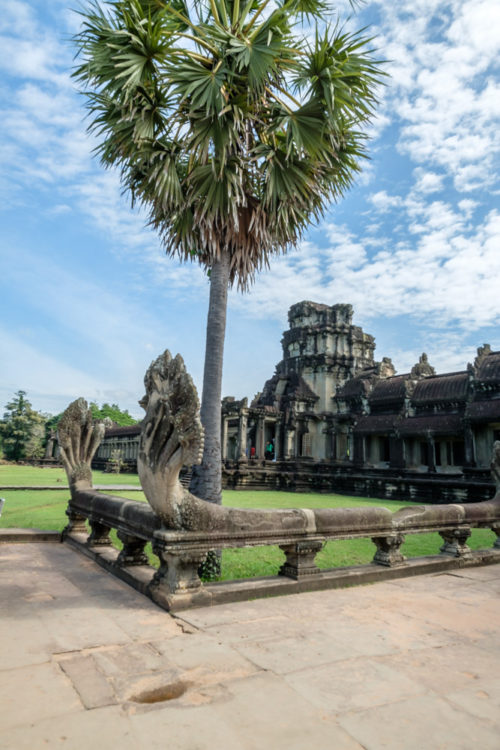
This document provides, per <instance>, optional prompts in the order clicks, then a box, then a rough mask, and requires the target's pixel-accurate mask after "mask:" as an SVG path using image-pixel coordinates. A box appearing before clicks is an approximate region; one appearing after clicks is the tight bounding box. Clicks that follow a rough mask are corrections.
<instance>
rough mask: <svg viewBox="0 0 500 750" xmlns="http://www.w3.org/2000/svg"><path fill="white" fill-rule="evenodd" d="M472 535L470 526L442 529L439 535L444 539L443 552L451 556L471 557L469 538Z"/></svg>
mask: <svg viewBox="0 0 500 750" xmlns="http://www.w3.org/2000/svg"><path fill="white" fill-rule="evenodd" d="M470 535H471V530H470V528H464V529H449V530H447V531H440V532H439V536H440V537H441V538H442V539H443V541H444V544H443V546H442V547H441V554H442V555H449V556H450V557H470V555H471V550H470V547H468V545H467V539H468V538H469V537H470Z"/></svg>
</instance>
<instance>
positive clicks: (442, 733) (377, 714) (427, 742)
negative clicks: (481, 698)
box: [337, 695, 500, 750]
mask: <svg viewBox="0 0 500 750" xmlns="http://www.w3.org/2000/svg"><path fill="white" fill-rule="evenodd" d="M337 720H338V722H339V724H340V725H341V726H342V727H344V729H346V731H347V732H349V733H350V734H351V735H352V736H353V737H354V738H355V739H357V740H358V742H359V743H360V744H361V745H362V746H363V748H364V749H365V750H387V748H394V750H421V749H422V748H432V750H471V749H472V748H481V750H498V747H499V740H500V735H499V731H498V727H496V726H495V725H493V724H492V723H491V722H489V721H486V720H484V719H479V718H475V717H474V716H471V714H470V713H468V712H465V711H463V710H461V709H459V708H457V707H455V706H452V705H451V704H450V703H449V702H448V701H446V700H445V699H443V698H441V697H438V696H433V695H422V696H416V697H413V698H411V699H409V700H403V701H399V702H398V703H391V704H387V705H385V706H377V707H374V708H370V709H367V710H366V711H358V712H350V713H345V714H341V715H339V716H338V717H337Z"/></svg>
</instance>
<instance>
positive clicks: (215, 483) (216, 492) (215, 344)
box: [190, 252, 230, 505]
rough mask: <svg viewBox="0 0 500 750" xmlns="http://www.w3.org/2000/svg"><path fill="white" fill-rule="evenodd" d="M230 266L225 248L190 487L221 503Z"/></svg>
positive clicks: (212, 304) (213, 292)
mask: <svg viewBox="0 0 500 750" xmlns="http://www.w3.org/2000/svg"><path fill="white" fill-rule="evenodd" d="M229 269H230V256H229V253H228V252H224V253H222V254H221V257H220V259H219V260H217V261H215V262H214V263H213V265H212V268H211V271H210V301H209V306H208V316H207V338H206V349H205V368H204V372H203V393H202V397H201V415H200V416H201V423H202V425H203V427H204V429H205V445H204V449H203V460H202V463H201V466H195V467H193V477H192V480H191V487H190V490H191V492H192V493H193V495H196V496H197V497H199V498H201V499H202V500H207V501H208V502H210V503H217V504H218V505H220V504H221V503H222V454H221V399H222V362H223V357H224V338H225V334H226V310H227V293H228V287H229Z"/></svg>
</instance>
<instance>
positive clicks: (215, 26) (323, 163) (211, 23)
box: [75, 0, 381, 288]
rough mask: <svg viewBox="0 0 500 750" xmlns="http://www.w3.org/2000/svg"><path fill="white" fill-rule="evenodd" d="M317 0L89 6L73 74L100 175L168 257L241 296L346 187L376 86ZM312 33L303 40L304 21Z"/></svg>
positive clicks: (362, 46) (366, 43) (356, 47)
mask: <svg viewBox="0 0 500 750" xmlns="http://www.w3.org/2000/svg"><path fill="white" fill-rule="evenodd" d="M328 5H329V4H328V3H327V2H324V1H323V0H278V1H277V2H273V3H271V2H270V0H248V1H246V2H245V1H244V0H241V1H240V0H193V2H190V3H189V2H188V1H187V0H172V1H171V2H162V1H161V0H123V1H118V2H110V3H107V4H106V5H103V6H101V5H99V4H98V3H93V4H92V5H91V6H90V9H89V10H88V11H85V12H84V13H83V19H84V21H83V29H82V31H81V33H80V34H79V35H78V36H77V41H78V45H79V52H80V58H81V64H80V66H79V67H78V69H77V70H76V71H75V75H76V77H77V79H78V80H79V81H80V83H81V84H82V86H83V87H84V90H85V91H86V94H87V97H88V104H89V110H90V116H91V124H90V128H91V129H92V130H93V131H95V132H96V133H97V134H98V136H99V139H100V146H99V148H98V152H99V154H100V157H101V160H102V162H103V164H105V165H106V166H110V165H118V166H119V167H120V168H121V174H122V179H123V184H124V186H125V188H126V189H128V190H129V191H130V192H131V194H132V197H133V199H134V200H137V201H139V202H141V203H142V204H144V205H145V207H146V209H147V210H148V211H149V215H150V220H151V223H152V225H153V226H155V227H156V228H157V229H158V231H159V233H160V235H161V237H162V240H163V242H164V246H165V249H166V251H167V253H169V254H171V255H177V256H178V257H180V258H181V259H196V260H198V261H199V262H200V263H201V264H202V265H203V266H204V267H205V268H207V269H210V268H211V267H212V264H213V262H214V260H216V259H218V258H219V257H220V256H221V254H222V253H224V252H228V253H229V254H230V259H231V262H230V281H231V282H233V281H235V280H237V282H238V284H239V285H240V287H243V288H244V287H246V286H247V284H248V283H249V281H251V279H252V277H253V275H254V273H255V271H257V270H258V269H259V268H260V267H261V266H262V265H263V264H267V263H268V261H269V258H270V256H271V255H272V254H273V253H277V252H280V251H284V250H286V249H287V248H288V247H289V246H290V245H293V244H295V243H296V242H297V241H298V239H299V238H300V237H301V235H302V234H303V232H304V230H305V229H306V228H307V226H308V225H309V223H310V222H311V221H312V220H318V219H319V218H320V217H321V216H322V215H323V213H324V211H325V209H326V208H327V207H328V206H329V205H330V203H331V201H332V200H334V199H337V198H339V197H340V196H341V195H342V194H343V193H344V191H345V190H346V189H347V188H348V187H349V186H350V184H351V182H352V179H353V176H354V175H355V173H356V172H357V171H358V170H359V160H360V158H361V157H363V156H364V155H365V144H364V141H365V137H364V135H363V133H362V132H361V130H360V127H361V126H362V124H363V123H364V122H366V121H367V120H368V119H369V117H370V116H371V114H372V112H373V108H374V105H375V102H376V98H375V91H376V86H377V84H378V82H379V81H380V78H381V73H380V66H379V64H378V63H377V62H376V61H375V60H374V58H373V53H372V51H371V49H370V40H369V39H367V38H365V37H364V36H363V34H362V33H349V32H347V31H345V30H343V29H342V28H341V27H340V26H339V25H335V24H334V25H333V26H331V27H328V26H327V27H326V29H325V30H324V31H319V30H318V28H316V29H314V25H315V24H316V23H317V22H320V21H321V20H322V19H323V18H324V15H325V13H327V12H328V10H329V8H328ZM304 17H306V18H307V19H308V20H309V21H310V22H311V23H312V24H313V32H312V35H311V34H310V35H309V36H308V37H307V38H305V37H304V36H303V35H302V36H301V34H300V33H297V32H296V29H297V25H298V23H299V21H300V20H301V19H303V18H304Z"/></svg>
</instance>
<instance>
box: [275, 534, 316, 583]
mask: <svg viewBox="0 0 500 750" xmlns="http://www.w3.org/2000/svg"><path fill="white" fill-rule="evenodd" d="M322 548H323V541H321V540H316V541H315V540H311V541H302V542H295V543H294V544H282V545H281V544H280V549H281V550H282V551H283V552H284V553H285V555H286V560H285V562H284V563H283V565H282V566H281V568H280V569H279V575H280V576H287V577H288V578H294V579H295V580H296V581H298V580H300V579H301V578H305V577H308V576H311V575H315V574H316V573H319V572H320V569H319V568H318V567H317V565H316V563H315V558H316V555H317V554H318V552H320V551H321V549H322Z"/></svg>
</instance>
